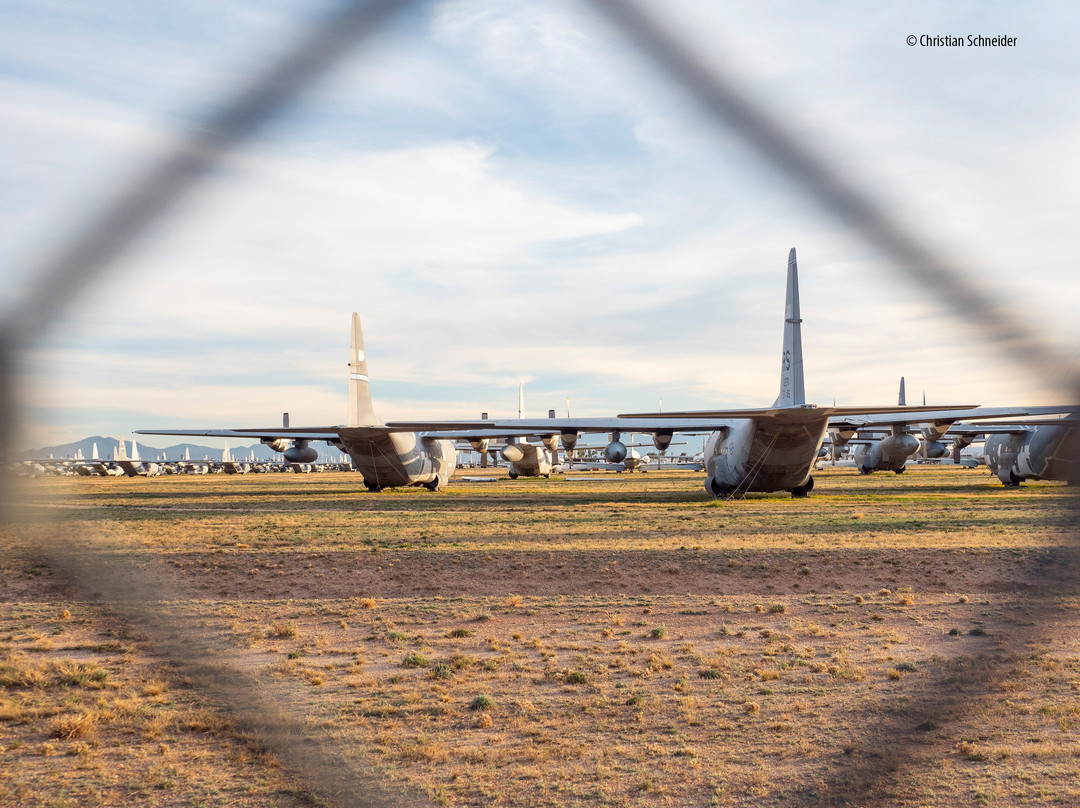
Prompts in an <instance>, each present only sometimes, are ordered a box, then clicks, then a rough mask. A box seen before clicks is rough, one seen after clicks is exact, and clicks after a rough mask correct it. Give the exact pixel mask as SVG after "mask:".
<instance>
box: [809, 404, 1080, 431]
mask: <svg viewBox="0 0 1080 808" xmlns="http://www.w3.org/2000/svg"><path fill="white" fill-rule="evenodd" d="M1076 411H1078V408H1076V407H1070V406H1037V407H1024V406H1018V407H971V406H966V407H894V408H892V410H891V411H890V412H888V413H867V414H854V413H844V414H843V415H834V416H831V417H830V418H829V426H830V427H832V428H834V429H835V428H844V427H847V428H849V429H861V428H864V427H891V426H894V425H897V426H902V425H906V424H913V423H915V424H927V423H933V424H936V425H941V424H952V423H956V422H957V421H977V420H982V419H987V418H1022V417H1025V416H1031V415H1051V414H1054V415H1056V414H1061V413H1067V412H1076ZM913 415H914V416H917V417H911V416H913Z"/></svg>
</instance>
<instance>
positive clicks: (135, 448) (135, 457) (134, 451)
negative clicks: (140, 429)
mask: <svg viewBox="0 0 1080 808" xmlns="http://www.w3.org/2000/svg"><path fill="white" fill-rule="evenodd" d="M131 460H132V462H134V463H139V462H141V458H140V457H139V444H138V443H136V442H135V438H132V439H131Z"/></svg>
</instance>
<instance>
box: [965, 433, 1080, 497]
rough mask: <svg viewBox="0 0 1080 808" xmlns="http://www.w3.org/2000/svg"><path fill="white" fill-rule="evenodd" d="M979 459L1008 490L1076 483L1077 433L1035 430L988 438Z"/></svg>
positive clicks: (1079, 478) (1078, 480)
mask: <svg viewBox="0 0 1080 808" xmlns="http://www.w3.org/2000/svg"><path fill="white" fill-rule="evenodd" d="M983 456H984V457H985V459H986V466H987V468H989V469H990V471H991V473H993V474H996V475H997V477H998V479H999V480H1001V482H1002V483H1004V484H1005V485H1008V486H1013V485H1019V484H1020V483H1021V482H1023V481H1024V480H1066V481H1068V482H1070V483H1080V474H1078V469H1077V465H1076V460H1077V457H1080V430H1076V429H1069V428H1066V427H1062V426H1039V427H1036V428H1034V429H1032V430H1030V431H1027V432H1013V433H1008V434H1002V435H989V436H988V437H987V438H986V443H985V444H984V446H983Z"/></svg>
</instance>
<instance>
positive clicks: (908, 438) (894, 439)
mask: <svg viewBox="0 0 1080 808" xmlns="http://www.w3.org/2000/svg"><path fill="white" fill-rule="evenodd" d="M881 451H882V453H883V454H884V455H885V456H886V457H888V458H889V459H892V460H899V459H902V458H905V457H911V456H912V455H913V454H915V452H917V451H919V439H918V438H916V437H915V436H914V435H910V434H908V433H906V432H902V433H900V434H898V435H889V436H887V437H885V438H883V439H882V441H881Z"/></svg>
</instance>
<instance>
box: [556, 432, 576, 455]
mask: <svg viewBox="0 0 1080 808" xmlns="http://www.w3.org/2000/svg"><path fill="white" fill-rule="evenodd" d="M578 437H579V435H578V433H577V432H563V433H561V434H560V435H559V440H561V441H562V447H563V449H565V450H566V451H568V452H572V451H574V447H575V446H577V442H578Z"/></svg>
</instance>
